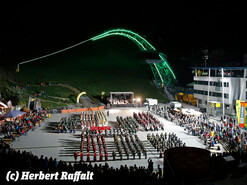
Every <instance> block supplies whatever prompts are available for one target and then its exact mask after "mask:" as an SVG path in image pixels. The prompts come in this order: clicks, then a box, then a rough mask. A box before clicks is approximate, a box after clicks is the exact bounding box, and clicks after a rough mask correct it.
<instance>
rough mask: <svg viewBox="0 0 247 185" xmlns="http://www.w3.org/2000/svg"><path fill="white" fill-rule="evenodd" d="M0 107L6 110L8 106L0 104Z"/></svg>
mask: <svg viewBox="0 0 247 185" xmlns="http://www.w3.org/2000/svg"><path fill="white" fill-rule="evenodd" d="M0 107H3V108H6V109H7V108H8V106H7V105H6V104H5V103H3V102H0Z"/></svg>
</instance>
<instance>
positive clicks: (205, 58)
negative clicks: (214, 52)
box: [202, 49, 208, 67]
mask: <svg viewBox="0 0 247 185" xmlns="http://www.w3.org/2000/svg"><path fill="white" fill-rule="evenodd" d="M202 52H203V53H204V56H202V58H203V59H204V63H205V67H207V60H208V50H207V49H204V50H202Z"/></svg>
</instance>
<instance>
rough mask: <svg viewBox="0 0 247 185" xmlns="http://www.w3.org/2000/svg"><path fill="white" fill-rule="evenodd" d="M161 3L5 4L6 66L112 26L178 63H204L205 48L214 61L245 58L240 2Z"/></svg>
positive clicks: (1, 19) (0, 34)
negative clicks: (144, 40) (132, 33)
mask: <svg viewBox="0 0 247 185" xmlns="http://www.w3.org/2000/svg"><path fill="white" fill-rule="evenodd" d="M82 2H83V3H82ZM160 2H161V1H159V3H158V2H155V1H148V2H147V3H146V1H144V2H143V3H142V4H137V3H136V4H134V3H133V2H132V3H131V2H127V1H123V4H120V2H119V1H115V3H111V4H105V3H102V4H97V3H90V4H89V3H88V2H87V1H80V3H79V2H77V1H75V2H73V1H67V2H64V1H51V0H50V1H47V0H43V1H42V0H36V1H25V0H24V1H17V2H15V1H7V2H5V3H3V2H1V4H0V24H1V29H0V48H1V50H0V59H1V64H3V63H6V61H8V62H9V63H16V62H21V61H23V60H25V59H30V58H33V57H37V56H40V55H42V54H47V53H49V52H53V51H56V50H58V49H62V48H64V47H67V46H70V45H72V44H75V43H78V42H80V41H83V40H85V39H88V38H90V37H92V36H95V35H97V34H100V33H102V32H103V31H104V30H108V29H111V28H126V29H130V30H133V31H135V32H137V33H139V34H140V35H142V36H144V37H145V38H147V40H148V41H150V42H151V43H152V44H153V45H154V46H155V47H156V48H157V49H158V50H159V51H161V52H163V53H166V54H167V55H168V57H170V58H171V60H173V61H178V60H181V61H185V63H186V62H187V63H188V62H189V63H190V62H191V61H192V60H193V59H194V58H196V62H195V61H194V62H195V63H196V64H198V65H199V64H200V62H201V63H203V61H202V59H201V58H200V57H201V55H202V52H201V50H202V49H204V48H205V47H207V48H208V50H209V52H210V55H211V56H212V57H211V59H213V58H214V56H216V58H217V56H219V57H218V58H224V57H226V56H227V57H228V56H230V57H233V58H234V57H235V56H237V57H238V58H240V59H241V57H242V55H243V54H244V53H246V51H245V50H246V49H247V45H246V43H247V42H246V41H247V32H246V17H247V16H246V12H245V10H244V8H245V6H244V5H243V4H242V3H240V1H237V0H235V1H232V2H228V1H216V0H215V1H198V0H197V1H186V2H185V1H168V2H169V3H168V2H167V1H164V2H163V3H162V4H161V3H160ZM234 60H235V59H234ZM230 62H232V61H230ZM192 63H193V62H192ZM195 63H194V64H191V65H195Z"/></svg>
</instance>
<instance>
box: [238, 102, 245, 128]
mask: <svg viewBox="0 0 247 185" xmlns="http://www.w3.org/2000/svg"><path fill="white" fill-rule="evenodd" d="M244 114H245V102H241V108H240V121H239V126H240V127H241V128H244V117H245V115H244Z"/></svg>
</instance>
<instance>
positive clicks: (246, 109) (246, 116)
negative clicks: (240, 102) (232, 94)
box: [244, 103, 247, 130]
mask: <svg viewBox="0 0 247 185" xmlns="http://www.w3.org/2000/svg"><path fill="white" fill-rule="evenodd" d="M244 118H245V119H244V128H245V130H247V103H245V117H244Z"/></svg>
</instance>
